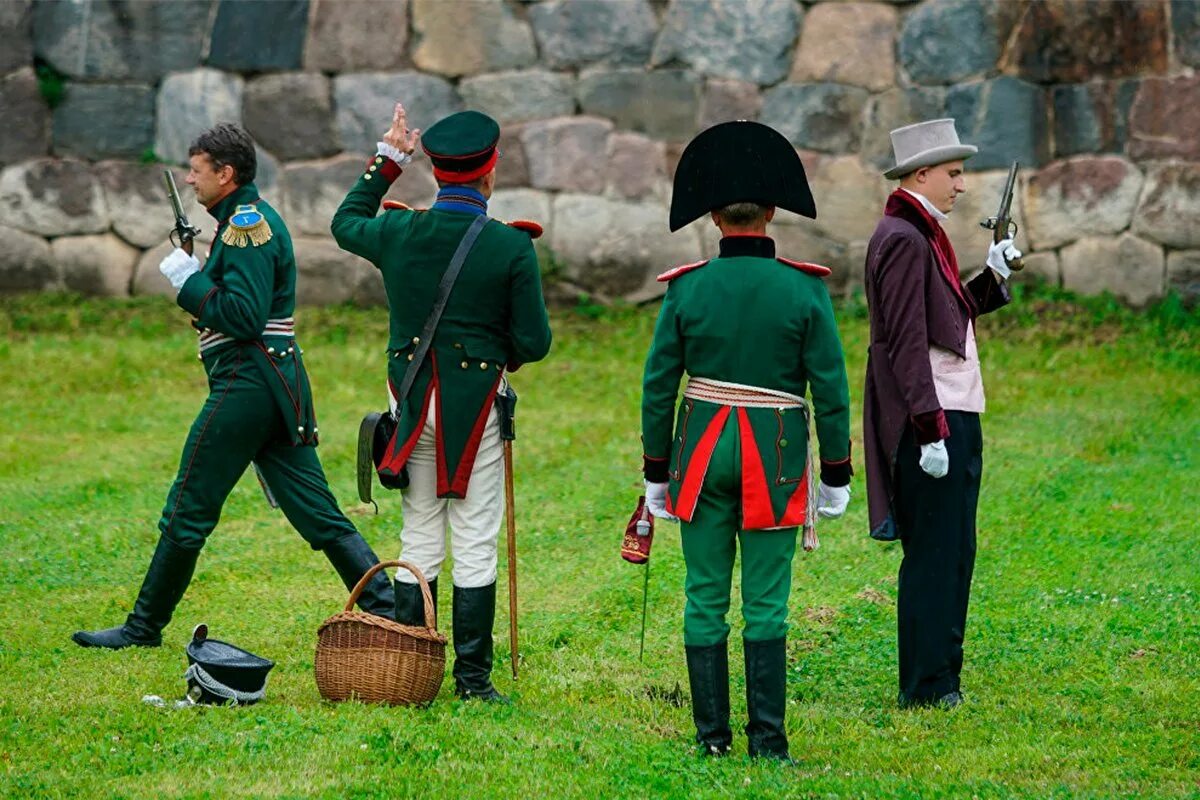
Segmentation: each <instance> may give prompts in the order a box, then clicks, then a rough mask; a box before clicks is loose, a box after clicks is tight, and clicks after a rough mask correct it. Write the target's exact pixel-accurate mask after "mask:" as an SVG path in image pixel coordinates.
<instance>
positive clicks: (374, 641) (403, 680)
mask: <svg viewBox="0 0 1200 800" xmlns="http://www.w3.org/2000/svg"><path fill="white" fill-rule="evenodd" d="M384 567H403V568H404V569H407V570H408V571H409V572H411V573H412V574H413V575H415V576H416V578H417V583H419V584H420V585H421V597H422V598H423V599H424V600H425V627H423V628H422V627H419V626H416V625H401V624H399V623H396V622H393V621H392V620H390V619H385V618H383V617H377V616H375V615H374V614H367V613H364V612H361V611H355V610H354V604H355V602H357V601H358V596H359V595H360V594H361V593H362V590H363V587H365V586H366V585H367V581H369V580H371V578H372V577H373V576H374V575H375V573H376V572H378V571H379V570H381V569H383V568H384ZM445 670H446V637H445V636H442V635H441V634H440V633H438V632H437V619H436V617H435V616H434V610H433V596H432V595H431V594H430V592H429V584H428V583H427V582H426V581H425V576H424V575H422V574H421V571H420V570H418V569H417V568H416V567H414V566H413V565H412V564H408V563H406V562H404V561H384V562H381V563H379V564H376V565H375V566H374V567H372V568H371V569H369V570H367V574H365V575H363V576H362V578H361V579H360V580H359V581H358V585H357V586H355V587H354V591H352V592H350V599H349V600H347V601H346V607H345V609H343V610H342V612H341V613H340V614H334V615H333V616H332V617H330V618H329V619H327V620H325V622H323V623H322V624H321V627H320V628H319V629H318V630H317V660H316V672H317V689H318V690H319V691H320V692H321V697H324V698H325V699H326V700H333V701H341V700H349V699H351V698H354V699H356V700H361V701H363V702H367V703H388V704H389V705H423V704H425V703H429V702H432V700H433V698H435V697H437V693H438V690H439V689H441V688H442V678H443V676H444V674H445Z"/></svg>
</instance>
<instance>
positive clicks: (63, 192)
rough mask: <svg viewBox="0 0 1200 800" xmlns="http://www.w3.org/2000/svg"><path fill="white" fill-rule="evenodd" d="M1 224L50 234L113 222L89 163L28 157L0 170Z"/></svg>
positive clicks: (97, 230)
mask: <svg viewBox="0 0 1200 800" xmlns="http://www.w3.org/2000/svg"><path fill="white" fill-rule="evenodd" d="M0 225H8V226H11V227H14V228H20V229H21V230H25V231H29V232H30V233H36V234H38V235H40V236H49V237H54V236H68V235H70V234H73V233H103V232H104V231H106V230H108V225H109V216H108V204H107V203H106V202H105V200H104V190H103V189H102V188H101V187H100V181H98V180H97V179H96V175H95V174H94V173H93V172H92V170H91V167H89V166H88V165H87V164H86V163H84V162H82V161H73V160H69V159H53V158H42V159H38V160H36V161H25V162H22V163H20V164H14V165H13V166H10V167H6V168H5V169H4V171H3V172H0Z"/></svg>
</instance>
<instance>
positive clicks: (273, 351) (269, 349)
mask: <svg viewBox="0 0 1200 800" xmlns="http://www.w3.org/2000/svg"><path fill="white" fill-rule="evenodd" d="M267 352H268V353H270V354H271V355H275V348H274V347H268V348H267Z"/></svg>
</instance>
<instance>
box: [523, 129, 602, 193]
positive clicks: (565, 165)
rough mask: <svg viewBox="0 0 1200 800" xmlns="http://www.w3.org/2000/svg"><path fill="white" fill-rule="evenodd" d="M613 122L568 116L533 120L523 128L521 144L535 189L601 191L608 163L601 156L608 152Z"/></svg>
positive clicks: (531, 182)
mask: <svg viewBox="0 0 1200 800" xmlns="http://www.w3.org/2000/svg"><path fill="white" fill-rule="evenodd" d="M612 129H613V126H612V123H611V122H609V121H608V120H604V119H595V118H592V117H566V118H562V119H552V120H546V121H543V122H530V123H528V124H527V125H525V126H524V128H523V129H522V130H521V144H522V146H523V147H524V148H525V158H526V161H527V162H528V164H529V181H530V184H531V185H532V186H533V187H534V188H535V189H559V190H563V191H571V192H600V191H602V190H603V189H604V185H605V183H606V182H607V178H608V166H607V165H606V164H605V163H604V160H603V159H602V158H600V157H599V154H600V153H607V152H608V137H609V134H610V133H611V132H612Z"/></svg>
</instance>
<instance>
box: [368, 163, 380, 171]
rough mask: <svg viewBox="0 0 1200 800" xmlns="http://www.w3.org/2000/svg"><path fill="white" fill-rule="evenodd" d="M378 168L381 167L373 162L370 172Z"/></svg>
mask: <svg viewBox="0 0 1200 800" xmlns="http://www.w3.org/2000/svg"><path fill="white" fill-rule="evenodd" d="M377 169H379V167H377V166H375V165H374V164H372V165H371V167H370V169H369V170H368V171H369V172H374V171H375V170H377Z"/></svg>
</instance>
